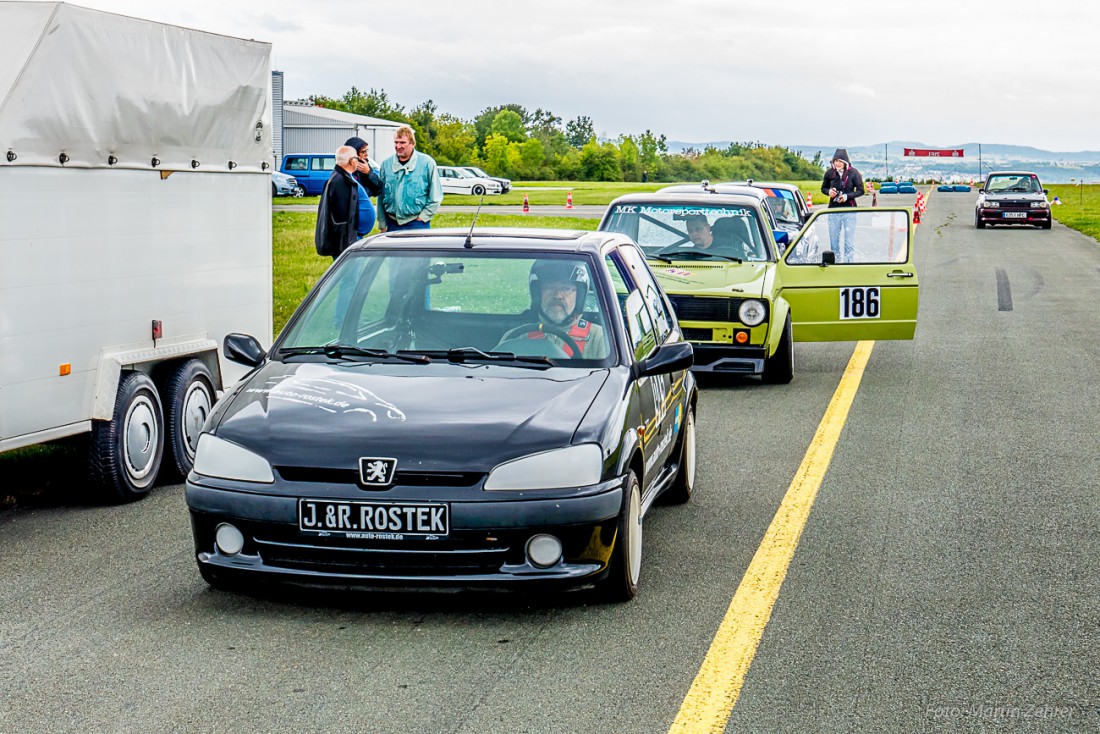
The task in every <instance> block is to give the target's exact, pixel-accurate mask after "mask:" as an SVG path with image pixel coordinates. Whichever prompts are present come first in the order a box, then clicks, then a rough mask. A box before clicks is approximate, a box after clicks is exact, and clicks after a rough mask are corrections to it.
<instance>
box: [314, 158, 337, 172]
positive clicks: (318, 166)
mask: <svg viewBox="0 0 1100 734" xmlns="http://www.w3.org/2000/svg"><path fill="white" fill-rule="evenodd" d="M335 168H336V156H334V155H319V156H315V157H314V159H313V170H314V171H331V170H333V169H335Z"/></svg>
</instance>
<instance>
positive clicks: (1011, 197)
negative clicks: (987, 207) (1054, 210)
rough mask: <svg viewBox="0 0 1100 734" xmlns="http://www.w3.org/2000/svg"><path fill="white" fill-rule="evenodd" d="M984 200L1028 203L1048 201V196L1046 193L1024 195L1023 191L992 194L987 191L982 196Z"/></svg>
mask: <svg viewBox="0 0 1100 734" xmlns="http://www.w3.org/2000/svg"><path fill="white" fill-rule="evenodd" d="M982 196H983V198H985V199H986V200H987V201H1026V202H1028V203H1030V202H1032V201H1046V200H1047V196H1046V194H1044V193H1041V192H1040V193H1024V192H1022V191H1015V192H1013V191H1002V192H997V193H992V192H989V191H986V192H985V193H984V194H982Z"/></svg>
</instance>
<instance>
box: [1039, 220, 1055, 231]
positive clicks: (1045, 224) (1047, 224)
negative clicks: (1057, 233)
mask: <svg viewBox="0 0 1100 734" xmlns="http://www.w3.org/2000/svg"><path fill="white" fill-rule="evenodd" d="M1053 225H1054V222H1052V221H1051V220H1049V219H1048V220H1047V221H1045V222H1043V223H1042V224H1040V225H1039V228H1040V229H1050V228H1051V227H1052V226H1053Z"/></svg>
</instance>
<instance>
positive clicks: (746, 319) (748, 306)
mask: <svg viewBox="0 0 1100 734" xmlns="http://www.w3.org/2000/svg"><path fill="white" fill-rule="evenodd" d="M767 315H768V309H767V308H766V307H765V306H764V303H763V302H762V301H757V300H756V299H755V298H750V299H748V300H747V301H744V302H742V303H741V308H739V309H737V316H738V318H740V319H741V323H742V324H744V325H745V326H759V325H760V324H761V323H763V321H764V317H765V316H767Z"/></svg>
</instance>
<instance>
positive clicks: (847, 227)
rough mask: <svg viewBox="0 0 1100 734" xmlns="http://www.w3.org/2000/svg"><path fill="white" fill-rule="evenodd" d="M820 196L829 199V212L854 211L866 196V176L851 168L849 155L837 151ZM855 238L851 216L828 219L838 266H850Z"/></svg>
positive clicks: (853, 222) (845, 151)
mask: <svg viewBox="0 0 1100 734" xmlns="http://www.w3.org/2000/svg"><path fill="white" fill-rule="evenodd" d="M821 193H823V194H825V195H826V196H828V197H829V208H830V209H833V208H835V207H854V206H856V199H857V198H859V197H860V196H863V194H864V189H863V176H861V175H860V173H859V171H857V170H856V169H855V168H853V167H852V162H851V160H849V158H848V151H847V150H845V149H844V148H837V149H836V152H835V153H833V160H832V163H831V165H830V167H829V170H827V171H825V178H824V180H822V182H821ZM854 237H855V221H854V219H853V218H852V217H848V216H842V215H841V216H831V217H829V243H830V248H829V249H831V250H832V251H833V252H834V253H836V255H837V261H838V262H851V261H852V255H853V254H854V253H853V244H854Z"/></svg>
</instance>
